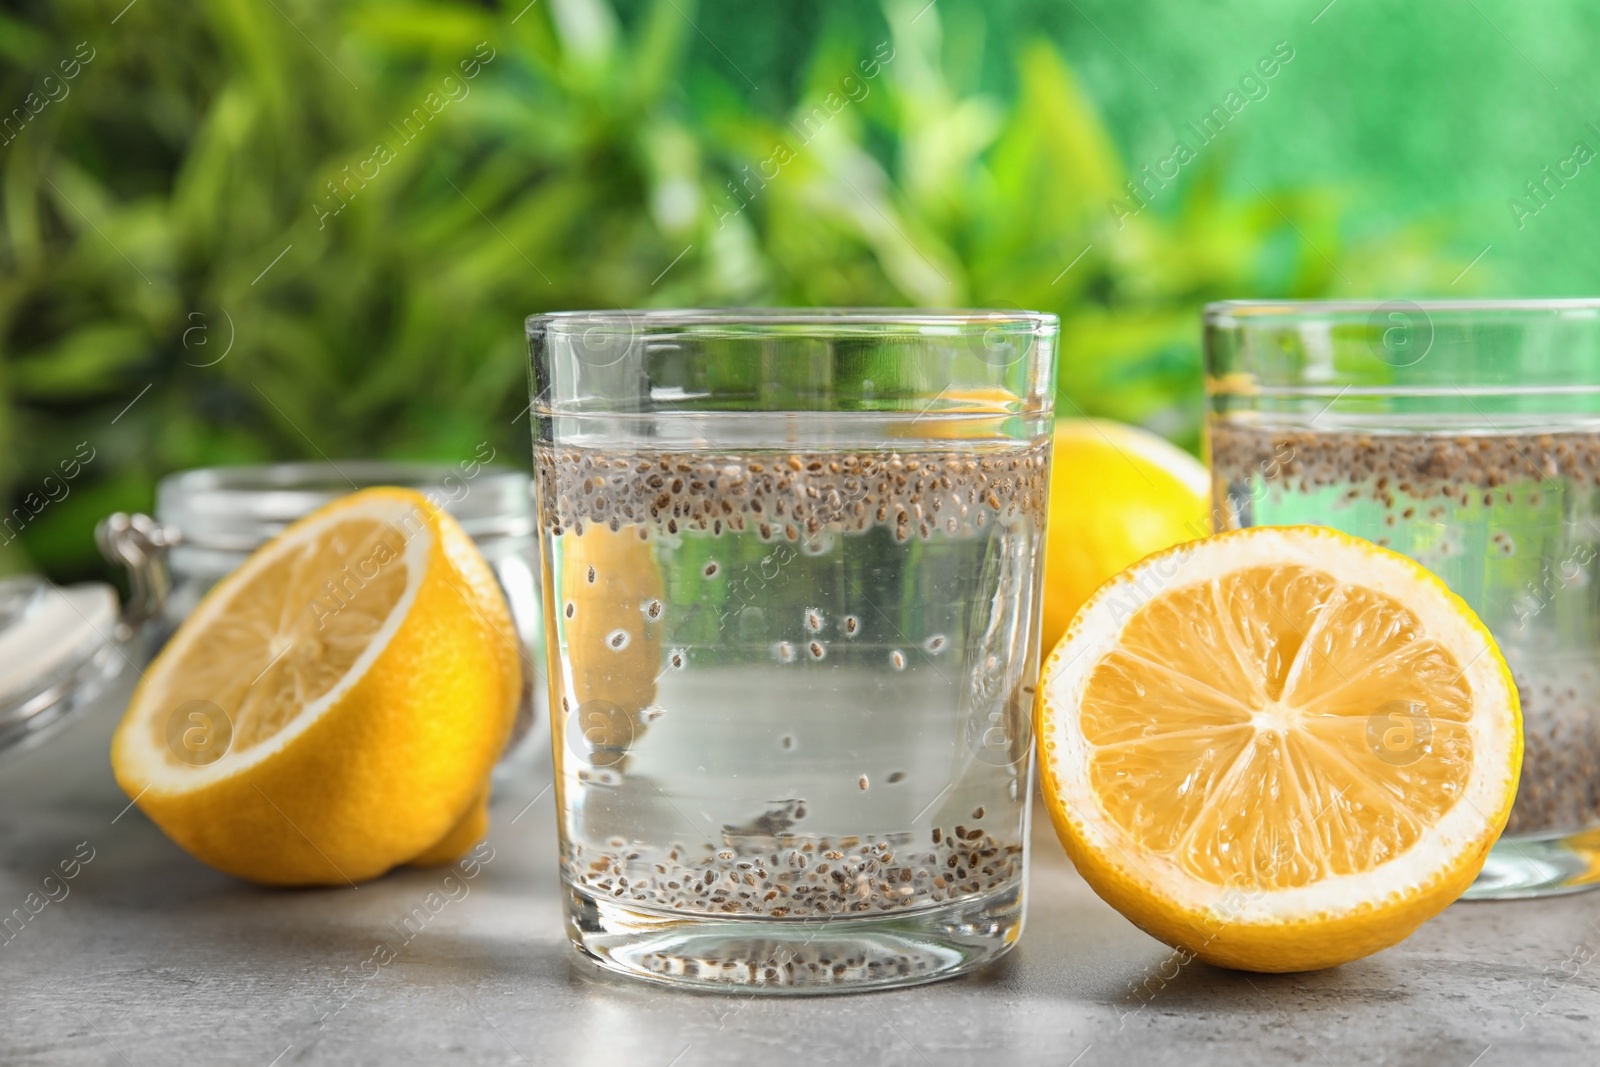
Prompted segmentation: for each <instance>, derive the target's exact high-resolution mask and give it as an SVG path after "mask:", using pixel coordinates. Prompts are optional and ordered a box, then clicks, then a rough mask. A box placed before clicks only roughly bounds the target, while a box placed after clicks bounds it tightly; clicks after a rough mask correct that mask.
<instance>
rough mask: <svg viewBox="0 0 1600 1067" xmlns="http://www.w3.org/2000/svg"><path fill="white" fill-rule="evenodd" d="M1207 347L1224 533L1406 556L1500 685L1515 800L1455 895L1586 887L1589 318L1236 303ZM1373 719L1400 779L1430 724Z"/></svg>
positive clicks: (1583, 314) (1596, 522)
mask: <svg viewBox="0 0 1600 1067" xmlns="http://www.w3.org/2000/svg"><path fill="white" fill-rule="evenodd" d="M1205 336H1206V361H1207V391H1208V394H1209V398H1210V409H1211V411H1210V418H1209V424H1208V437H1209V446H1210V455H1211V469H1212V473H1213V486H1214V503H1215V512H1214V515H1213V519H1214V523H1215V525H1216V526H1217V528H1219V529H1229V528H1234V527H1240V526H1255V525H1283V524H1292V523H1316V524H1321V525H1327V526H1334V527H1337V528H1339V529H1341V530H1344V531H1345V532H1347V533H1351V534H1355V535H1357V536H1360V537H1365V538H1368V539H1370V540H1372V541H1374V542H1376V543H1378V544H1380V545H1386V546H1388V547H1390V548H1392V549H1395V550H1396V551H1399V552H1403V553H1405V554H1406V555H1408V556H1410V557H1412V558H1413V559H1415V560H1417V561H1418V562H1419V563H1422V564H1423V565H1424V566H1427V567H1428V568H1430V569H1431V570H1432V571H1434V573H1436V574H1438V575H1439V577H1441V578H1442V579H1444V581H1445V582H1446V583H1447V584H1448V585H1449V586H1450V588H1451V589H1453V590H1454V591H1455V592H1456V593H1458V594H1460V596H1461V597H1462V598H1463V599H1465V600H1466V601H1467V603H1468V604H1470V605H1471V606H1472V607H1473V609H1474V610H1475V611H1476V612H1477V613H1478V615H1479V617H1480V618H1481V619H1482V620H1483V622H1484V624H1485V625H1486V626H1488V628H1489V630H1490V631H1491V632H1492V633H1493V635H1494V638H1495V640H1496V642H1497V643H1498V644H1499V646H1500V649H1501V651H1502V652H1504V654H1505V657H1506V660H1507V662H1508V663H1509V664H1510V666H1511V670H1512V674H1513V675H1514V677H1515V679H1516V684H1517V691H1518V693H1519V695H1520V698H1521V702H1522V715H1523V730H1524V739H1525V750H1524V756H1523V766H1522V779H1521V784H1520V786H1519V788H1518V792H1517V797H1516V802H1515V805H1514V807H1513V809H1512V812H1511V820H1510V823H1509V825H1508V826H1507V827H1506V831H1505V834H1504V836H1503V837H1502V838H1501V840H1500V843H1499V844H1497V845H1496V846H1495V848H1494V850H1493V852H1492V853H1491V854H1490V857H1489V861H1488V863H1487V864H1486V865H1485V867H1484V869H1483V873H1482V875H1481V876H1480V877H1479V878H1478V880H1477V882H1476V883H1475V884H1474V885H1473V887H1472V888H1471V889H1470V890H1469V891H1468V892H1467V896H1468V897H1469V898H1474V897H1475V898H1493V897H1516V896H1537V895H1543V894H1548V893H1559V892H1570V891H1574V890H1577V889H1582V888H1588V887H1591V886H1594V885H1596V884H1600V580H1597V579H1600V574H1597V563H1596V557H1597V555H1600V300H1514V301H1476V302H1467V301H1447V302H1446V301H1441V302H1431V303H1422V304H1415V303H1411V302H1408V301H1391V302H1389V303H1385V304H1377V303H1373V304H1356V303H1314V302H1291V303H1267V302H1243V301H1230V302H1226V303H1221V304H1213V305H1211V306H1210V307H1208V308H1207V309H1206V313H1205ZM1374 714H1375V716H1377V717H1378V719H1382V720H1383V721H1382V722H1379V721H1376V720H1375V721H1374V723H1372V724H1369V726H1370V728H1369V730H1368V733H1367V736H1368V739H1369V741H1370V742H1372V743H1373V744H1375V745H1385V746H1389V747H1390V748H1392V749H1393V751H1389V750H1388V749H1386V758H1389V759H1391V760H1392V761H1393V762H1396V763H1399V764H1401V765H1402V766H1403V765H1404V763H1405V762H1406V758H1407V757H1406V753H1407V750H1408V749H1414V746H1423V745H1426V744H1428V743H1429V739H1430V737H1431V729H1430V728H1429V723H1428V712H1427V709H1426V708H1423V707H1420V706H1415V705H1413V706H1410V707H1408V708H1406V709H1404V711H1402V712H1399V713H1398V714H1399V716H1400V719H1396V714H1397V712H1396V711H1395V709H1394V708H1386V709H1375V710H1374ZM1401 720H1403V721H1401ZM1390 727H1394V728H1392V729H1391V728H1390Z"/></svg>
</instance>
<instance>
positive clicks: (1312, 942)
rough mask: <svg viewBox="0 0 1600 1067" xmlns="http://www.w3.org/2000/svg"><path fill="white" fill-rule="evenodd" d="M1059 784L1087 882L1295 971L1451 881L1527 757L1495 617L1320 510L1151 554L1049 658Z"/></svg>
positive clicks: (1424, 904)
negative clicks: (1299, 523)
mask: <svg viewBox="0 0 1600 1067" xmlns="http://www.w3.org/2000/svg"><path fill="white" fill-rule="evenodd" d="M1038 735H1039V743H1040V751H1041V760H1040V762H1041V767H1042V774H1043V786H1044V795H1045V803H1046V806H1047V808H1048V809H1049V812H1050V816H1051V819H1052V820H1053V822H1054V823H1055V827H1056V832H1057V834H1058V835H1059V836H1060V838H1061V841H1062V844H1063V845H1065V846H1066V849H1067V852H1068V854H1069V855H1070V856H1071V857H1072V860H1073V862H1074V863H1075V864H1076V865H1077V867H1078V870H1079V871H1080V872H1081V873H1082V874H1083V876H1084V878H1085V879H1086V880H1087V881H1088V882H1089V884H1090V885H1091V886H1092V887H1093V888H1094V889H1095V891H1096V892H1098V893H1099V894H1100V895H1101V896H1102V897H1103V898H1104V899H1105V900H1106V901H1107V902H1109V903H1110V904H1111V905H1112V906H1113V907H1115V908H1117V910H1119V911H1120V912H1122V914H1124V915H1126V916H1127V917H1128V918H1129V919H1131V920H1132V921H1133V922H1134V923H1136V924H1137V925H1138V926H1140V927H1141V928H1142V929H1144V930H1145V931H1146V932H1148V933H1149V934H1151V935H1152V936H1154V937H1156V938H1159V939H1160V940H1162V941H1165V942H1166V943H1168V944H1169V945H1172V946H1174V947H1176V948H1179V949H1181V950H1183V951H1185V952H1189V953H1192V954H1194V955H1195V956H1197V957H1199V958H1200V959H1203V960H1205V961H1207V962H1210V963H1214V964H1218V965H1222V966H1228V967H1237V968H1242V969H1246V970H1257V971H1298V970H1309V969H1313V968H1318V967H1328V966H1333V965H1335V964H1339V963H1344V962H1347V961H1349V960H1353V959H1357V958H1359V957H1361V956H1365V955H1367V954H1368V953H1371V952H1375V951H1377V950H1378V949H1381V948H1385V947H1387V946H1389V945H1392V944H1395V943H1396V942H1398V941H1400V940H1402V939H1403V938H1405V937H1406V936H1407V935H1409V934H1410V933H1411V932H1412V931H1413V930H1415V929H1416V928H1417V926H1419V925H1420V924H1421V923H1423V922H1424V921H1425V920H1427V919H1429V918H1431V917H1432V916H1433V915H1435V914H1437V913H1438V912H1439V911H1441V910H1442V909H1443V908H1444V907H1445V906H1446V905H1448V904H1449V903H1450V902H1451V901H1453V900H1455V899H1456V897H1458V896H1459V895H1460V894H1461V893H1462V892H1463V891H1464V890H1465V889H1466V888H1467V886H1469V885H1470V884H1471V883H1472V880H1473V878H1474V877H1476V875H1477V874H1478V871H1479V870H1480V869H1481V868H1482V866H1483V862H1484V859H1485V857H1486V856H1487V854H1488V851H1489V847H1490V846H1491V845H1493V844H1494V842H1495V839H1496V838H1497V837H1498V836H1499V834H1500V831H1501V830H1502V829H1503V828H1504V826H1505V823H1506V819H1507V817H1508V816H1509V814H1510V811H1511V801H1512V798H1513V797H1514V796H1515V794H1516V786H1517V776H1518V772H1519V769H1520V766H1521V760H1522V722H1521V713H1520V710H1519V707H1518V703H1517V693H1516V687H1515V686H1514V685H1513V684H1512V681H1511V674H1510V671H1509V670H1508V669H1507V667H1506V664H1505V660H1504V659H1503V658H1502V656H1501V654H1500V651H1499V649H1498V648H1497V647H1496V645H1495V643H1494V639H1493V638H1492V637H1490V635H1489V631H1488V630H1487V629H1485V628H1484V626H1483V624H1482V623H1481V622H1480V621H1479V620H1478V618H1477V616H1476V615H1474V614H1473V612H1472V610H1471V609H1470V608H1469V607H1468V606H1467V605H1466V603H1465V602H1464V601H1462V600H1461V599H1460V598H1459V597H1457V596H1456V595H1455V594H1453V593H1452V592H1450V590H1449V589H1448V588H1446V586H1445V585H1444V583H1443V582H1441V581H1440V580H1439V579H1438V578H1436V577H1435V576H1434V575H1432V574H1430V573H1429V572H1428V571H1427V570H1425V569H1423V568H1422V567H1421V566H1419V565H1417V564H1416V563H1414V562H1412V561H1411V560H1409V559H1407V558H1406V557H1404V556H1401V555H1398V554H1397V553H1394V552H1390V551H1388V550H1387V549H1383V548H1379V547H1378V546H1376V545H1373V544H1370V543H1368V542H1366V541H1363V540H1360V539H1358V538H1354V537H1350V536H1347V535H1345V534H1342V533H1339V532H1337V531H1334V530H1329V529H1325V528H1322V527H1309V526H1304V527H1258V528H1255V529H1248V530H1240V531H1236V532H1232V533H1225V534H1220V535H1218V536H1216V537H1212V538H1208V539H1206V540H1203V541H1197V542H1193V543H1190V544H1186V545H1180V546H1178V547H1176V548H1172V549H1168V550H1166V551H1164V552H1160V553H1157V554H1156V555H1153V556H1150V557H1148V558H1146V559H1145V560H1143V561H1141V562H1140V563H1138V564H1137V565H1135V566H1133V567H1131V568H1129V569H1128V570H1126V571H1124V572H1123V573H1122V574H1120V575H1118V576H1117V577H1116V578H1114V579H1113V580H1112V581H1110V582H1108V583H1107V584H1106V585H1104V586H1102V587H1101V588H1100V590H1099V591H1098V592H1096V593H1095V595H1094V596H1093V597H1091V598H1090V599H1089V601H1088V603H1086V604H1085V605H1084V607H1083V609H1082V610H1081V611H1080V612H1079V613H1078V615H1077V617H1076V618H1075V619H1074V620H1073V623H1072V625H1071V627H1070V628H1069V629H1068V631H1067V635H1066V637H1065V638H1064V639H1063V640H1062V641H1061V643H1060V644H1059V645H1058V646H1057V647H1056V649H1055V651H1054V653H1053V654H1052V655H1051V656H1050V658H1049V660H1048V662H1047V663H1046V665H1045V668H1044V678H1043V683H1042V686H1041V695H1040V701H1039V707H1038Z"/></svg>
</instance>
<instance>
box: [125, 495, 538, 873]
mask: <svg viewBox="0 0 1600 1067" xmlns="http://www.w3.org/2000/svg"><path fill="white" fill-rule="evenodd" d="M520 690H521V663H520V647H519V644H518V642H517V638H516V634H515V630H514V629H513V627H512V624H511V618H510V614H509V611H508V610H507V608H506V605H505V601H504V598H503V597H502V596H501V594H500V592H499V588H498V585H497V584H496V582H495V579H494V575H493V573H492V571H490V569H489V567H488V564H487V563H485V562H484V560H483V558H482V557H481V556H480V555H479V554H478V552H477V550H476V548H475V547H474V546H473V545H472V543H471V541H470V540H469V539H468V538H467V536H466V535H465V534H464V533H463V532H462V531H461V529H460V527H459V526H457V525H456V523H455V521H454V520H453V519H451V518H450V517H449V516H448V515H447V514H445V513H444V512H442V511H440V510H438V509H437V508H435V507H433V505H431V504H430V503H429V502H428V501H427V500H426V499H425V498H424V497H422V496H421V495H420V494H418V493H415V492H411V491H408V490H394V489H375V490H367V491H364V492H361V493H357V494H354V495H352V496H350V497H346V498H344V499H343V500H340V501H336V502H335V503H333V504H330V505H328V506H327V507H325V508H323V509H321V510H319V511H318V512H316V513H315V514H313V515H311V516H309V517H307V518H306V519H304V520H302V521H301V522H299V523H297V524H295V525H294V526H292V527H290V528H289V529H288V530H286V531H285V532H284V533H283V534H281V535H280V536H279V537H278V538H276V539H275V540H273V541H272V542H271V543H269V544H268V545H266V546H263V547H262V548H261V549H260V550H259V551H258V552H256V553H255V554H254V555H252V556H251V557H250V559H249V560H247V561H246V562H245V564H244V565H243V566H241V567H240V568H239V570H237V571H235V572H234V573H233V574H231V575H229V576H228V577H227V578H225V579H224V580H223V581H222V582H220V583H219V584H218V585H217V586H216V588H214V589H213V590H212V591H211V592H210V593H208V594H207V596H206V597H205V599H204V600H202V602H201V603H200V605H199V606H198V607H197V608H196V610H195V611H194V613H193V614H192V615H191V616H190V617H189V618H188V619H187V620H186V621H185V622H184V624H183V625H182V626H181V627H180V628H179V630H178V632H177V633H176V634H174V636H173V638H172V640H171V641H170V642H169V643H168V644H167V646H166V647H165V648H164V649H163V650H162V652H161V654H160V655H159V656H158V657H157V658H156V659H155V661H154V662H153V663H152V664H151V665H150V667H149V668H148V669H147V671H146V672H145V678H144V681H143V682H142V683H141V684H140V686H139V687H138V689H137V690H136V691H135V693H134V697H133V700H132V702H131V703H130V705H129V708H128V711H127V713H126V714H125V716H124V718H123V721H122V723H121V725H120V726H119V727H118V730H117V734H116V736H115V738H114V740H113V743H112V766H113V770H114V771H115V773H116V775H117V780H118V782H119V783H120V784H121V785H122V787H123V789H124V790H126V791H127V793H128V795H129V796H131V797H136V798H137V800H138V804H139V806H140V808H141V809H142V810H144V811H145V813H146V814H148V815H149V816H150V817H151V819H152V820H154V821H155V822H156V823H157V825H159V826H160V827H161V828H162V829H163V830H164V831H165V832H166V833H167V834H168V836H170V837H172V838H173V840H175V841H176V842H177V843H178V844H180V845H181V846H182V847H184V848H185V849H186V850H188V851H189V852H191V853H192V854H193V855H195V856H196V857H197V858H199V859H201V860H203V861H205V862H207V863H210V864H211V865H213V866H215V867H218V868H219V869H222V870H224V871H228V872H230V873H233V874H237V875H239V876H241V877H244V878H249V879H252V880H254V881H260V882H266V883H271V884H342V883H345V882H353V881H357V880H360V879H362V878H369V877H372V876H374V875H377V874H381V873H383V872H384V871H386V870H388V869H389V868H390V867H393V866H395V865H397V864H399V863H404V862H408V861H411V860H412V859H414V858H417V857H419V856H420V857H423V858H425V859H426V860H428V861H429V862H440V857H441V856H442V854H443V853H442V851H441V847H442V844H443V845H449V846H450V847H454V844H455V843H456V840H457V838H461V837H464V836H465V835H466V834H467V829H468V828H472V827H476V828H477V829H478V830H479V831H480V832H481V829H482V827H483V825H484V820H483V818H482V811H481V809H482V808H483V806H484V805H483V802H484V798H485V796H486V780H487V776H488V774H489V771H490V770H491V768H492V767H493V764H494V761H495V759H496V758H497V756H498V754H499V752H500V749H501V748H502V747H503V745H504V743H505V739H506V737H507V735H508V733H509V730H510V727H511V723H512V719H513V717H514V715H515V710H516V705H517V701H518V698H519V696H520ZM474 840H475V838H474ZM472 843H473V841H471V840H469V841H465V844H464V846H463V847H470V846H471V844H472ZM444 851H448V848H446V849H444Z"/></svg>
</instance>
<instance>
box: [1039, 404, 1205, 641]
mask: <svg viewBox="0 0 1600 1067" xmlns="http://www.w3.org/2000/svg"><path fill="white" fill-rule="evenodd" d="M1209 493H1210V478H1209V476H1208V475H1207V473H1206V469H1205V467H1204V466H1203V465H1201V463H1200V461H1199V460H1197V459H1195V458H1194V457H1193V456H1191V455H1189V453H1187V452H1185V451H1183V450H1182V449H1181V448H1178V447H1177V446H1176V445H1173V444H1171V443H1169V442H1168V441H1166V440H1165V439H1164V438H1161V437H1157V436H1156V435H1155V434H1153V433H1151V432H1150V431H1148V430H1142V429H1140V428H1138V427H1136V426H1128V425H1126V424H1124V423H1120V422H1111V421H1109V420H1105V419H1062V420H1061V421H1059V422H1057V423H1056V429H1055V455H1054V458H1053V459H1052V461H1051V465H1050V519H1049V526H1048V529H1047V532H1046V541H1045V584H1044V622H1043V630H1042V634H1043V639H1044V644H1043V649H1044V654H1045V655H1048V654H1049V652H1050V650H1051V649H1052V648H1054V647H1055V645H1056V642H1057V641H1059V640H1061V635H1062V634H1064V633H1065V632H1066V630H1067V624H1068V623H1070V622H1071V621H1072V617H1073V616H1074V615H1075V614H1077V611H1078V608H1080V607H1082V606H1083V603H1084V601H1086V600H1088V599H1089V595H1090V594H1091V593H1093V592H1094V591H1095V590H1096V589H1098V588H1099V587H1100V586H1101V585H1102V584H1104V583H1105V582H1106V581H1107V580H1109V579H1110V578H1111V577H1112V576H1114V575H1116V574H1119V573H1120V572H1122V571H1123V570H1125V569H1126V568H1128V567H1130V566H1132V565H1133V564H1134V563H1137V562H1138V561H1139V560H1141V559H1143V558H1144V557H1145V556H1148V555H1150V554H1151V553H1152V552H1159V551H1161V550H1162V549H1164V548H1170V547H1171V546H1173V545H1176V544H1180V543H1182V542H1184V541H1193V540H1195V539H1196V538H1200V537H1205V536H1207V535H1208V534H1210V532H1211V523H1210V517H1209Z"/></svg>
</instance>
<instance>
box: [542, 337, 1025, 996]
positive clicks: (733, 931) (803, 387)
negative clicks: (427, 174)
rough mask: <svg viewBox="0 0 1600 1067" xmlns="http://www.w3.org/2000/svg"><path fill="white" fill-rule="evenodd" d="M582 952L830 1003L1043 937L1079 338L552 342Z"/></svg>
mask: <svg viewBox="0 0 1600 1067" xmlns="http://www.w3.org/2000/svg"><path fill="white" fill-rule="evenodd" d="M528 336H529V344H530V347H531V351H532V358H533V376H532V381H533V408H532V410H533V414H534V426H535V431H534V456H535V471H536V483H537V492H538V500H539V523H540V530H541V535H542V537H543V540H544V549H545V551H544V553H543V561H544V566H545V572H544V597H545V612H546V618H548V619H549V620H550V627H551V630H550V641H549V653H548V655H549V667H548V672H547V673H548V677H549V679H550V700H551V707H552V709H558V710H557V711H556V712H555V713H554V720H555V721H554V724H553V725H554V730H553V734H554V740H555V745H554V753H555V761H556V774H557V779H556V780H557V783H558V786H559V788H558V790H557V794H556V795H557V798H558V807H559V817H560V824H559V825H560V830H561V851H562V875H563V881H564V883H565V891H566V909H567V924H568V933H569V936H570V937H571V938H572V941H573V943H574V945H575V946H576V947H577V949H578V950H579V951H580V952H582V953H583V954H584V955H586V956H588V957H589V958H590V959H593V960H595V961H597V962H598V963H600V964H601V965H603V966H606V967H609V968H611V969H613V970H616V971H620V972H622V973H625V974H630V975H634V976H638V977H643V978H649V979H654V980H657V981H665V982H672V983H679V984H688V985H699V986H704V987H716V988H723V989H730V988H734V989H741V990H745V991H750V992H824V991H846V990H851V989H861V988H872V987H882V986H893V985H904V984H910V983H915V982H926V981H930V980H933V979H936V978H942V977H947V976H949V975H953V974H959V973H962V972H964V971H967V970H970V969H972V968H974V967H977V966H979V965H980V964H983V963H985V962H987V961H989V960H992V959H994V958H996V957H998V956H999V955H1000V954H1002V953H1004V952H1005V951H1007V950H1008V949H1009V948H1010V947H1011V945H1012V944H1013V943H1015V941H1016V938H1017V937H1018V935H1019V934H1020V932H1021V928H1022V920H1023V886H1024V883H1025V880H1026V863H1025V853H1024V848H1025V846H1026V842H1027V830H1028V805H1029V799H1030V792H1031V780H1032V771H1033V764H1032V743H1031V733H1030V722H1031V712H1032V708H1033V702H1034V701H1033V696H1034V688H1035V684H1036V682H1037V678H1038V672H1039V660H1038V654H1039V604H1040V588H1041V578H1042V555H1043V545H1044V541H1043V537H1044V521H1045V515H1046V505H1047V500H1046V497H1047V494H1048V490H1049V462H1050V426H1051V421H1050V420H1051V403H1052V398H1053V395H1054V375H1055V337H1056V320H1055V317H1054V316H1051V315H1040V314H1035V313H1028V312H1018V313H991V312H982V311H972V312H948V313H932V312H920V311H913V310H903V309H901V310H871V309H857V310H827V309H814V310H798V309H773V310H762V311H748V310H743V311H741V310H728V311H641V312H626V311H608V312H593V313H580V312H571V313H563V314H555V315H547V316H539V317H535V318H532V319H529V320H528Z"/></svg>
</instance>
